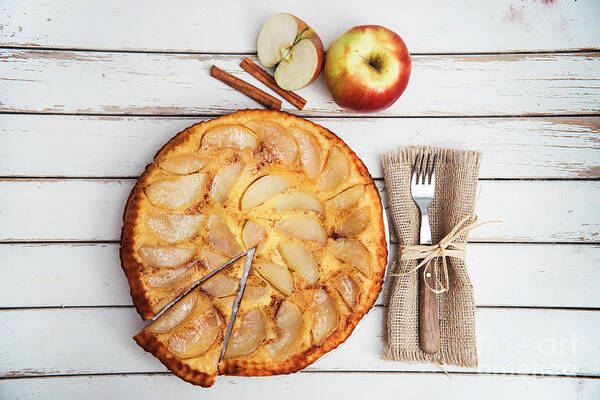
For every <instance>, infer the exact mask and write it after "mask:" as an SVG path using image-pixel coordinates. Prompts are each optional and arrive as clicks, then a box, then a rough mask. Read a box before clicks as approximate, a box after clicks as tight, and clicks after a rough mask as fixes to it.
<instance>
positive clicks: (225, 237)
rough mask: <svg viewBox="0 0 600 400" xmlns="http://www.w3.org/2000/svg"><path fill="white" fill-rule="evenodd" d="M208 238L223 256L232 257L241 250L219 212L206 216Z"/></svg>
mask: <svg viewBox="0 0 600 400" xmlns="http://www.w3.org/2000/svg"><path fill="white" fill-rule="evenodd" d="M208 240H210V243H211V244H212V245H213V247H214V248H215V250H217V251H218V252H219V253H221V254H223V255H224V256H227V257H234V256H236V255H238V254H240V253H241V252H242V248H241V247H240V245H239V244H238V242H237V240H236V239H235V237H234V236H233V233H231V231H230V230H229V227H228V226H227V222H226V221H225V218H223V217H222V216H221V215H219V214H213V215H211V216H210V217H209V218H208Z"/></svg>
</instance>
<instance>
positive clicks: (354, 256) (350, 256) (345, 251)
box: [331, 238, 371, 277]
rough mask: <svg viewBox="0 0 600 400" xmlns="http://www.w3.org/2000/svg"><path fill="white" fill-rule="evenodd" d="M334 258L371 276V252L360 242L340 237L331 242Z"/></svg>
mask: <svg viewBox="0 0 600 400" xmlns="http://www.w3.org/2000/svg"><path fill="white" fill-rule="evenodd" d="M331 251H332V253H333V255H334V257H335V258H337V259H338V260H340V261H342V262H345V263H346V264H349V265H351V266H353V267H355V268H356V269H358V270H359V271H360V272H362V274H363V275H364V276H366V277H369V276H371V254H370V253H369V250H367V249H366V248H365V246H363V245H362V243H360V242H358V241H356V240H353V239H345V238H341V239H338V240H335V241H333V242H332V244H331Z"/></svg>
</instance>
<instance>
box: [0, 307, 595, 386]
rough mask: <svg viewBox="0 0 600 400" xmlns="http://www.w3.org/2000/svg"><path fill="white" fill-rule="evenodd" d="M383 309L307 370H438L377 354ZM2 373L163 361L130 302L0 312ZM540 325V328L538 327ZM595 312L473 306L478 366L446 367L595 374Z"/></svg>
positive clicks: (153, 365) (138, 366)
mask: <svg viewBox="0 0 600 400" xmlns="http://www.w3.org/2000/svg"><path fill="white" fill-rule="evenodd" d="M386 311H387V309H386V308H384V307H375V308H374V309H373V310H372V311H371V312H370V313H369V314H368V315H367V316H366V317H365V318H364V319H363V320H362V321H361V323H360V324H359V326H358V327H357V330H356V332H355V333H354V334H353V335H352V336H351V337H350V338H349V339H348V340H347V341H346V342H345V343H344V345H343V346H341V347H340V348H338V349H337V350H336V351H335V352H333V353H330V354H329V355H328V356H327V357H324V358H322V359H320V360H319V361H317V362H316V363H315V364H313V365H311V366H310V367H308V368H307V370H310V371H439V369H438V368H437V367H436V366H434V365H420V364H408V363H396V362H391V361H386V360H382V359H381V356H382V354H383V352H384V343H383V340H382V335H383V333H382V329H383V322H384V318H385V313H386ZM0 322H1V323H0V337H3V338H9V343H10V345H8V346H3V351H2V354H1V355H0V361H1V362H0V376H12V377H14V376H32V375H47V374H50V375H56V374H82V373H83V374H88V373H90V374H95V373H125V372H161V371H165V370H166V369H165V367H164V366H163V365H162V364H161V363H160V362H159V361H158V360H156V359H155V358H154V357H152V356H151V355H150V354H149V353H145V352H144V351H143V350H141V349H140V348H139V347H138V346H137V345H136V344H135V343H134V341H133V340H132V339H131V337H132V336H133V335H134V334H135V333H136V332H137V331H138V330H139V329H141V328H142V326H143V323H142V322H141V321H140V318H139V316H138V315H137V314H136V312H135V310H133V309H132V308H88V309H86V308H81V309H34V310H4V311H0ZM541 327H543V329H541ZM598 329H600V312H594V311H565V310H542V309H493V308H487V309H486V308H484V309H478V310H477V340H478V356H479V367H478V368H477V369H466V368H462V367H454V366H445V367H444V368H445V369H446V370H447V371H471V372H473V371H477V372H493V373H523V374H559V375H598V374H600V345H598V341H597V339H596V337H595V336H594V335H592V334H590V332H596V331H598Z"/></svg>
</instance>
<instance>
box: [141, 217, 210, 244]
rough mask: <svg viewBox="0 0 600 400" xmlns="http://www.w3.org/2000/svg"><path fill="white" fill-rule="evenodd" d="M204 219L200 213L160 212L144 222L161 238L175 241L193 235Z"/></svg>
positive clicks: (166, 240)
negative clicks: (160, 213)
mask: <svg viewBox="0 0 600 400" xmlns="http://www.w3.org/2000/svg"><path fill="white" fill-rule="evenodd" d="M205 220H206V217H205V216H204V215H200V214H197V215H186V214H162V215H153V216H151V217H149V218H148V219H147V220H146V224H147V226H148V229H150V230H151V231H152V232H154V234H156V236H158V237H159V238H160V239H161V240H163V241H165V242H168V243H176V242H180V241H182V240H185V239H189V238H190V237H192V236H194V234H196V232H198V230H199V229H200V228H202V225H204V221H205Z"/></svg>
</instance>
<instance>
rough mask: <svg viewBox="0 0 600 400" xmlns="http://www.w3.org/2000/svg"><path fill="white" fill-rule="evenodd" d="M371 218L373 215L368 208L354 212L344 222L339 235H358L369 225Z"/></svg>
mask: <svg viewBox="0 0 600 400" xmlns="http://www.w3.org/2000/svg"><path fill="white" fill-rule="evenodd" d="M370 218H371V215H370V213H369V209H368V208H359V209H357V210H354V211H352V212H351V213H350V214H349V215H348V216H347V217H346V219H345V220H343V221H342V223H341V224H340V227H339V229H338V233H339V234H340V235H342V236H353V235H357V234H359V233H361V232H362V231H364V230H365V228H366V227H367V225H369V220H370Z"/></svg>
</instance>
